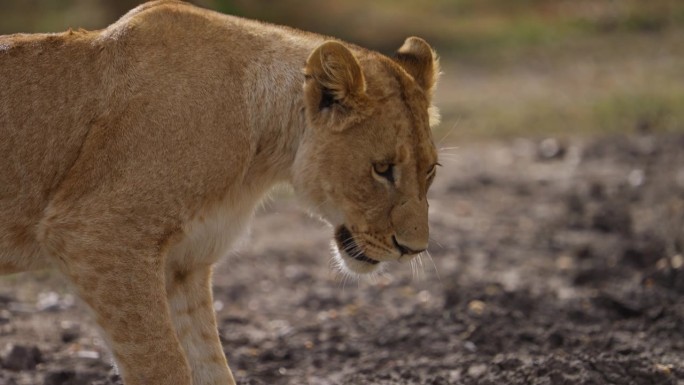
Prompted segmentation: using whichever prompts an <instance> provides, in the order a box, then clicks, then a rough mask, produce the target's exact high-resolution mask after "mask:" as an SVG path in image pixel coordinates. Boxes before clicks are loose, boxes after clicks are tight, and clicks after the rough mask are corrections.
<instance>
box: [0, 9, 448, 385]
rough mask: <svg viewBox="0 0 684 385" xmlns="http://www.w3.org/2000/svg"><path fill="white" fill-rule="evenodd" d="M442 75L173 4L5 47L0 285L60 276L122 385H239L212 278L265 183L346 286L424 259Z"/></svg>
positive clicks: (430, 67) (5, 41) (418, 59)
mask: <svg viewBox="0 0 684 385" xmlns="http://www.w3.org/2000/svg"><path fill="white" fill-rule="evenodd" d="M302 69H303V70H302ZM438 72H439V71H438V68H437V61H436V57H435V54H434V52H433V50H432V49H431V48H430V46H429V45H428V44H427V43H425V41H423V40H421V39H419V38H415V37H411V38H408V39H407V40H406V42H405V43H404V45H403V46H402V47H401V48H400V49H399V51H398V53H397V55H396V57H395V58H393V59H390V58H387V57H385V56H382V55H380V54H378V53H375V52H371V51H368V50H365V49H362V48H359V47H356V46H352V45H349V44H345V43H342V42H340V41H337V40H334V39H329V38H326V37H324V36H319V35H315V34H310V33H304V32H300V31H296V30H293V29H289V28H285V27H279V26H273V25H269V24H264V23H260V22H255V21H250V20H244V19H241V18H237V17H232V16H226V15H222V14H219V13H215V12H212V11H208V10H203V9H200V8H197V7H195V6H192V5H189V4H184V3H181V2H176V1H155V2H150V3H147V4H144V5H141V6H139V7H137V8H135V9H133V10H132V11H130V12H129V13H128V14H126V15H125V16H123V17H122V18H121V19H120V20H119V21H117V22H116V23H114V24H113V25H111V26H109V27H108V28H106V29H103V30H100V31H93V32H88V31H78V32H76V31H68V32H65V33H61V34H36V35H26V34H17V35H10V36H3V37H0V154H2V156H1V157H0V273H13V272H19V271H24V270H30V269H38V268H43V267H48V266H54V267H56V268H57V269H58V270H59V271H60V272H61V273H62V274H64V276H66V277H67V278H68V280H69V281H70V282H72V283H73V285H74V287H75V289H76V290H77V292H78V293H79V295H80V296H81V297H82V298H83V300H84V301H85V302H86V303H87V304H88V305H89V306H90V307H91V308H92V310H93V312H94V314H95V317H96V318H97V322H98V324H99V325H100V326H101V327H102V329H103V331H104V335H105V338H106V340H107V342H108V344H109V346H110V348H111V350H112V353H113V356H114V358H115V360H116V363H117V366H118V368H119V371H120V373H121V375H122V378H123V380H124V383H125V384H127V385H168V384H181V385H189V384H194V385H209V384H221V385H225V384H234V383H235V382H234V379H233V377H232V374H231V372H230V370H229V368H228V365H227V362H226V358H225V355H224V352H223V349H222V347H221V343H220V342H219V336H218V333H217V328H216V321H215V316H214V311H213V308H212V293H211V287H210V276H211V269H212V265H213V264H214V263H215V262H216V261H217V260H218V259H219V257H221V256H222V255H224V254H226V252H227V250H229V249H230V247H231V244H233V242H234V241H235V239H236V237H238V236H239V234H240V233H242V232H243V231H244V230H245V227H246V225H247V222H248V221H249V220H250V218H251V217H252V213H253V211H254V207H255V205H256V204H257V202H258V201H259V199H260V197H261V196H263V195H264V194H265V192H266V191H267V190H269V188H271V186H273V185H274V184H275V183H278V182H289V183H291V184H292V185H293V186H294V189H295V191H296V192H297V194H298V195H299V196H300V197H301V198H302V199H303V200H304V201H305V202H306V203H307V204H308V206H309V207H310V208H311V210H313V211H314V212H316V213H318V214H320V216H322V217H323V218H324V219H325V220H326V221H328V222H329V223H330V224H332V225H333V227H334V229H335V231H334V239H335V244H336V245H337V249H338V252H339V256H338V258H339V259H340V261H341V262H340V264H341V265H343V266H344V267H345V268H346V269H348V270H350V271H351V272H354V273H367V272H371V271H373V270H374V269H376V268H377V267H378V266H379V265H380V264H381V263H382V262H383V261H393V260H397V259H408V258H411V257H412V256H413V255H415V254H417V253H420V252H421V251H423V250H425V248H426V247H427V244H428V221H427V219H428V218H427V212H428V203H427V200H426V193H427V190H428V187H429V186H430V183H431V181H432V179H433V178H434V176H435V166H436V165H437V155H436V152H435V148H434V144H433V141H432V138H431V133H430V126H429V120H430V113H429V111H430V110H431V107H430V103H431V102H430V99H431V94H432V91H433V88H434V86H435V81H436V76H437V74H438ZM302 85H303V88H302Z"/></svg>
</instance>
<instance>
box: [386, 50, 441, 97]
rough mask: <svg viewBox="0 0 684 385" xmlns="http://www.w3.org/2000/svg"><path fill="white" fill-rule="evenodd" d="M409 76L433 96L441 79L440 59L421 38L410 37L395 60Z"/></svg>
mask: <svg viewBox="0 0 684 385" xmlns="http://www.w3.org/2000/svg"><path fill="white" fill-rule="evenodd" d="M394 59H395V60H396V61H397V63H399V65H401V67H402V68H404V70H406V72H408V74H409V75H411V76H412V77H413V79H414V80H415V81H416V83H418V85H419V86H420V87H421V88H422V89H423V90H425V92H426V93H427V94H428V95H432V91H433V90H434V87H435V84H436V83H437V78H438V77H439V59H437V55H436V54H435V51H434V50H433V49H432V47H430V45H429V44H428V43H427V42H426V41H425V40H423V39H421V38H419V37H415V36H412V37H409V38H408V39H406V41H404V44H403V45H402V46H401V47H400V48H399V50H398V51H397V54H396V56H395V58H394Z"/></svg>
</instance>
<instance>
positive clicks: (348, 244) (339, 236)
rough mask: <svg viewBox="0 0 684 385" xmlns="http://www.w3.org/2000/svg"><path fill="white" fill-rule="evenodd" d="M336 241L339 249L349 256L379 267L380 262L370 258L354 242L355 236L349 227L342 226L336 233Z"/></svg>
mask: <svg viewBox="0 0 684 385" xmlns="http://www.w3.org/2000/svg"><path fill="white" fill-rule="evenodd" d="M335 240H336V241H337V247H339V248H340V250H342V251H344V252H345V253H346V254H347V255H348V256H350V257H352V258H354V259H356V260H357V261H360V262H365V263H368V264H371V265H377V264H378V263H380V261H376V260H375V259H373V258H370V257H368V256H367V255H366V254H365V253H364V252H363V250H362V249H361V248H360V247H359V246H358V245H357V244H356V242H355V241H354V236H352V233H351V231H349V229H348V228H347V226H344V225H342V226H340V227H338V228H337V231H335Z"/></svg>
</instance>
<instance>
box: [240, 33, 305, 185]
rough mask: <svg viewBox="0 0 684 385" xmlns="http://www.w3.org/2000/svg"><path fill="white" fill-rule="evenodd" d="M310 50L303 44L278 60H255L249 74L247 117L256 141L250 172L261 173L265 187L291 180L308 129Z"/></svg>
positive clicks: (259, 174)
mask: <svg viewBox="0 0 684 385" xmlns="http://www.w3.org/2000/svg"><path fill="white" fill-rule="evenodd" d="M309 52H310V47H309V46H303V47H299V48H298V49H294V50H291V51H290V52H288V53H287V54H286V55H284V56H282V57H279V58H278V59H279V60H277V61H275V60H274V61H271V62H269V61H264V62H262V63H255V64H256V65H255V66H254V67H253V68H252V69H251V71H250V74H249V75H248V77H249V79H248V84H249V86H248V87H249V89H250V90H251V92H250V93H249V94H248V96H247V97H248V100H247V105H248V106H249V117H248V119H249V120H250V126H251V127H252V130H253V138H254V139H255V143H256V147H255V149H254V156H253V161H252V162H251V165H250V168H249V170H248V173H250V174H248V175H251V177H254V176H261V177H262V178H263V183H265V184H266V185H267V186H264V187H270V185H273V184H275V183H279V182H288V181H289V180H291V172H292V166H293V163H294V160H295V156H296V153H297V150H298V148H299V144H300V142H301V140H302V138H303V137H304V131H305V129H306V118H305V113H304V103H303V92H302V87H303V84H304V74H303V71H302V68H303V65H304V63H305V62H306V58H307V57H308V54H309ZM248 177H250V176H248Z"/></svg>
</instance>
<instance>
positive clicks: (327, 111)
mask: <svg viewBox="0 0 684 385" xmlns="http://www.w3.org/2000/svg"><path fill="white" fill-rule="evenodd" d="M304 73H305V75H306V83H305V85H304V92H305V100H306V107H307V113H308V116H309V119H310V120H311V121H312V122H314V123H319V124H322V123H323V120H325V121H326V122H327V125H330V126H333V127H332V128H333V130H337V131H341V130H343V129H344V128H346V127H347V126H349V124H350V123H351V122H352V121H353V120H355V119H353V117H354V116H356V117H358V116H359V114H362V111H363V109H364V102H365V100H366V95H365V92H366V81H365V79H364V76H363V72H362V71H361V66H360V65H359V62H358V61H357V60H356V57H354V54H352V53H351V51H350V50H349V49H348V48H347V47H345V46H344V45H343V44H342V43H339V42H336V41H327V42H325V43H323V44H321V45H320V46H319V47H318V48H316V49H315V50H314V51H313V52H312V53H311V55H309V58H308V60H307V61H306V68H305V69H304Z"/></svg>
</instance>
